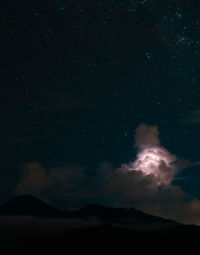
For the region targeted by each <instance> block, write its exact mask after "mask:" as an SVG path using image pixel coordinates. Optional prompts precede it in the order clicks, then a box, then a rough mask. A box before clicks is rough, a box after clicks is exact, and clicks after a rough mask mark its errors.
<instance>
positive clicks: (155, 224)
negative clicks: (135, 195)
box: [63, 204, 180, 231]
mask: <svg viewBox="0 0 200 255" xmlns="http://www.w3.org/2000/svg"><path fill="white" fill-rule="evenodd" d="M63 214H64V215H65V217H66V218H74V217H75V218H81V219H83V220H89V219H98V220H99V221H100V222H101V223H103V224H112V226H116V227H121V228H129V229H132V230H141V231H149V230H152V229H153V230H160V229H167V228H171V227H174V226H178V225H180V223H177V222H175V221H172V220H167V219H163V218H160V217H157V216H153V215H148V214H145V213H143V212H141V211H138V210H136V209H133V208H131V209H126V208H112V207H106V206H102V205H97V204H91V205H88V206H86V207H84V208H82V209H80V210H78V211H66V212H63Z"/></svg>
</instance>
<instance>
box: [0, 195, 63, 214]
mask: <svg viewBox="0 0 200 255" xmlns="http://www.w3.org/2000/svg"><path fill="white" fill-rule="evenodd" d="M0 214H1V215H18V216H23V215H34V216H38V217H59V216H61V211H59V210H58V209H56V208H54V207H53V206H51V205H49V204H47V203H45V202H43V201H41V200H39V199H37V198H35V197H33V196H30V195H23V196H18V197H15V198H13V199H11V200H10V201H8V202H7V203H5V204H4V205H2V206H0Z"/></svg>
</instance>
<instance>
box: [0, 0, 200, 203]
mask: <svg viewBox="0 0 200 255" xmlns="http://www.w3.org/2000/svg"><path fill="white" fill-rule="evenodd" d="M0 15H1V24H0V42H1V54H0V65H1V79H0V81H1V84H0V100H1V108H0V117H1V125H0V141H1V146H0V155H1V168H0V176H1V178H0V201H5V200H6V199H8V198H9V197H10V196H12V195H13V190H14V189H15V187H16V185H17V183H18V182H19V180H20V178H21V177H20V176H21V169H23V167H24V164H25V165H26V164H29V163H30V162H37V163H35V164H38V165H39V164H40V165H42V167H44V168H45V169H51V168H55V169H56V167H57V168H61V167H64V166H70V165H71V166H74V165H76V166H80V167H82V166H84V168H85V173H86V175H87V176H90V177H91V178H92V176H95V175H96V171H97V169H98V167H99V166H100V165H101V164H104V162H109V163H107V164H112V166H113V168H117V167H120V165H121V164H124V163H127V162H130V161H134V160H135V158H136V148H135V147H134V143H135V141H134V133H135V129H136V128H137V127H138V126H139V125H140V124H141V123H146V124H147V125H156V126H158V128H159V132H160V140H161V143H162V145H163V146H164V147H165V148H167V149H168V150H169V151H170V153H172V154H175V155H177V156H178V157H179V158H182V159H187V160H189V161H191V162H194V161H199V160H200V132H199V131H200V127H199V125H200V86H199V82H200V72H199V67H200V2H199V0H162V1H158V0H105V1H103V0H99V1H97V0H84V1H78V0H77V1H75V0H63V1H53V0H46V1H39V0H20V1H12V0H6V1H2V2H1V6H0ZM55 171H56V170H55ZM74 171H76V168H75V170H74ZM173 183H174V185H178V186H179V187H180V188H181V189H182V190H183V191H184V192H186V193H187V194H190V195H192V196H194V197H196V198H200V188H199V187H200V166H189V167H186V168H185V169H184V170H182V171H181V172H180V173H179V174H178V176H177V177H176V178H174V180H173ZM74 192H76V191H74ZM85 201H86V202H87V201H89V200H87V199H86V200H85Z"/></svg>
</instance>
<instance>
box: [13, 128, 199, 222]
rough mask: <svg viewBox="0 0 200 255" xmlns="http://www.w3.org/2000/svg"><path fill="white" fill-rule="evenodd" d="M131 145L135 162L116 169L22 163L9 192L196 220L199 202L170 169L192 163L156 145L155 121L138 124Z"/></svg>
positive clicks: (65, 203)
mask: <svg viewBox="0 0 200 255" xmlns="http://www.w3.org/2000/svg"><path fill="white" fill-rule="evenodd" d="M135 144H136V146H137V148H138V153H137V158H136V160H135V162H130V163H127V164H122V165H121V167H119V168H117V169H115V168H114V167H113V165H112V164H111V163H109V162H103V163H102V164H101V165H99V166H98V167H97V168H96V169H94V171H95V173H96V174H94V175H89V174H88V173H87V168H86V167H82V166H79V165H67V166H63V167H55V168H50V169H46V168H44V167H43V166H42V165H41V164H39V163H37V162H33V163H30V164H26V165H25V166H24V167H23V168H22V171H21V180H20V182H19V183H18V184H17V186H16V189H15V193H17V194H22V193H29V194H32V195H39V196H40V198H42V199H48V200H49V201H50V202H51V203H52V204H56V203H59V204H60V205H62V207H64V208H79V207H82V206H84V205H87V204H89V203H99V204H104V205H107V206H114V207H134V208H136V209H139V210H142V211H144V212H146V213H150V214H154V215H157V216H161V217H165V218H170V219H174V220H178V221H180V222H183V223H190V224H191V223H193V224H200V201H199V200H197V199H195V198H192V197H190V196H189V195H188V194H186V193H184V192H183V191H182V190H181V188H180V187H179V186H175V185H172V182H173V179H174V177H175V176H176V174H177V173H179V172H180V171H181V170H182V169H183V168H184V167H187V166H188V165H191V164H192V163H191V162H189V161H187V160H183V159H180V158H178V157H177V156H175V155H172V154H171V153H170V152H169V151H168V150H167V149H166V148H164V147H163V146H162V145H161V142H160V139H159V131H158V127H157V126H147V125H145V124H142V125H140V126H139V127H138V128H137V129H136V134H135Z"/></svg>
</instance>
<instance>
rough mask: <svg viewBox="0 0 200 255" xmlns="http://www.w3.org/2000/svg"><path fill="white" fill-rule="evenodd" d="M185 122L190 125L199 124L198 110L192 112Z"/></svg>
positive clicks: (199, 112)
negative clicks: (190, 123)
mask: <svg viewBox="0 0 200 255" xmlns="http://www.w3.org/2000/svg"><path fill="white" fill-rule="evenodd" d="M187 120H188V121H189V122H192V123H200V110H196V111H192V112H191V113H190V116H189V118H188V119H187Z"/></svg>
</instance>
